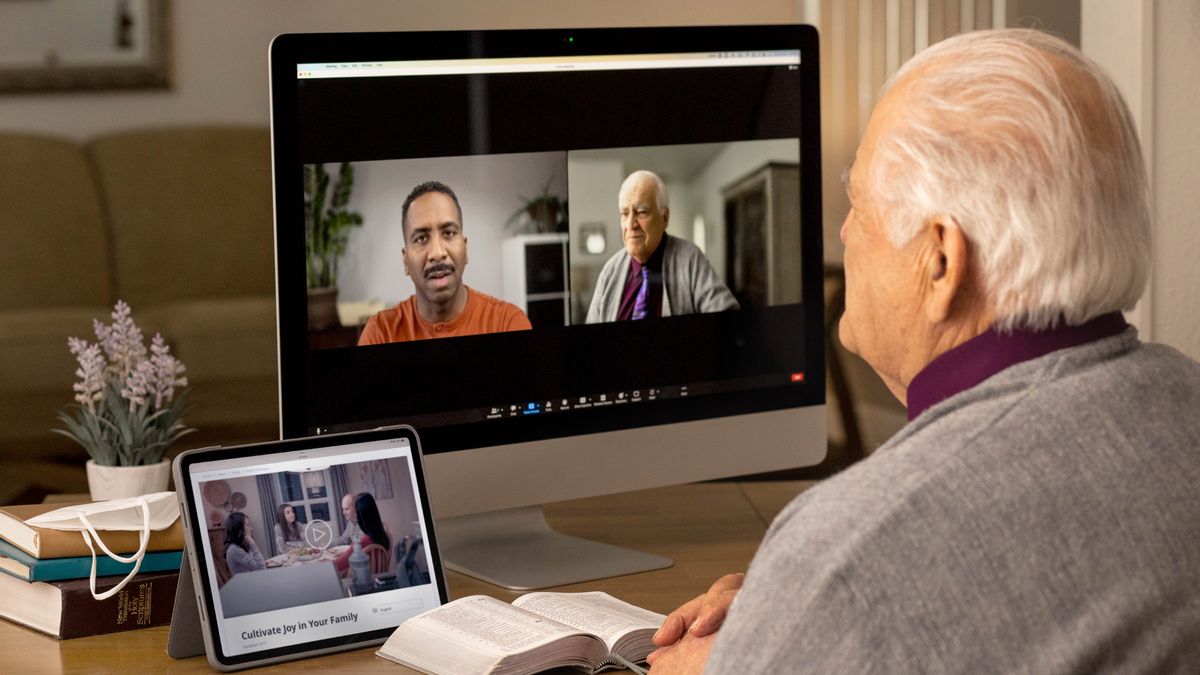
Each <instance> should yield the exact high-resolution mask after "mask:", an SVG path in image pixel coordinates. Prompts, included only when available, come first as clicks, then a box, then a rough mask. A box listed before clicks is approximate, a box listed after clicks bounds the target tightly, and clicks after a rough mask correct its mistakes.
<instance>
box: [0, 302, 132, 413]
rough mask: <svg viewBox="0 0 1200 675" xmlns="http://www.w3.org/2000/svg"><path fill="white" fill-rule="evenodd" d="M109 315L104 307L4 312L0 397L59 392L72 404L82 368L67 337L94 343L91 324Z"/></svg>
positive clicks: (0, 328)
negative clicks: (77, 377)
mask: <svg viewBox="0 0 1200 675" xmlns="http://www.w3.org/2000/svg"><path fill="white" fill-rule="evenodd" d="M110 312H112V308H111V307H105V306H104V305H97V306H95V307H47V308H46V309H40V310H38V309H29V310H12V311H4V312H0V392H21V391H30V390H45V391H57V392H59V395H60V396H61V397H62V402H63V404H67V403H70V402H71V397H72V396H74V393H73V392H72V391H71V385H72V384H73V383H74V382H75V369H76V368H77V367H78V364H77V363H76V361H75V357H74V356H72V355H71V352H70V350H69V349H68V348H67V338H68V337H78V338H83V339H84V340H87V341H88V342H95V341H96V335H95V333H94V332H93V330H92V319H94V318H101V319H105V320H107V319H108V315H109V313H110Z"/></svg>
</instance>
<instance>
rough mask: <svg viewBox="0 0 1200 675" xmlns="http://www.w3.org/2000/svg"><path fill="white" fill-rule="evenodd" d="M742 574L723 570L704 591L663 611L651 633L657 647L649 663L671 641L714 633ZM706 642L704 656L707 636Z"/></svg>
mask: <svg viewBox="0 0 1200 675" xmlns="http://www.w3.org/2000/svg"><path fill="white" fill-rule="evenodd" d="M745 577H746V575H744V574H741V573H738V574H726V575H725V576H723V577H721V578H720V579H717V580H716V582H715V583H713V585H712V586H710V587H709V589H708V592H707V593H704V594H703V595H698V596H696V597H695V598H692V599H691V600H689V601H687V602H685V603H684V604H683V605H682V606H681V607H680V608H679V609H677V610H675V611H674V612H671V613H670V614H669V615H667V619H666V620H665V621H663V625H662V627H661V628H659V629H658V632H657V633H655V634H654V638H653V640H654V644H655V646H657V647H658V649H657V650H655V651H654V652H652V653H651V654H650V656H649V658H648V660H649V661H650V663H651V664H653V663H654V662H655V661H656V660H657V659H658V658H659V657H661V656H663V655H664V653H665V652H666V651H668V650H667V649H665V648H668V647H671V646H672V645H675V644H676V643H678V642H680V640H682V639H683V638H684V637H685V636H688V635H691V636H692V637H696V638H703V637H709V636H712V634H713V633H716V632H717V629H718V628H720V627H721V624H722V623H723V622H724V621H725V613H726V612H727V611H728V610H729V605H730V604H731V603H732V602H733V598H734V596H735V595H737V592H738V589H740V588H741V587H742V580H743V579H745ZM707 644H708V645H709V647H706V648H705V649H704V658H705V659H707V658H708V649H709V648H711V645H712V642H711V640H710V641H708V642H707Z"/></svg>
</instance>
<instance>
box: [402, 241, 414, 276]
mask: <svg viewBox="0 0 1200 675" xmlns="http://www.w3.org/2000/svg"><path fill="white" fill-rule="evenodd" d="M400 257H401V258H402V259H403V260H404V264H403V265H401V267H403V268H404V276H406V277H411V276H412V275H411V274H409V273H408V247H407V246H405V247H404V248H402V249H400Z"/></svg>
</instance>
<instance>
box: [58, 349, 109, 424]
mask: <svg viewBox="0 0 1200 675" xmlns="http://www.w3.org/2000/svg"><path fill="white" fill-rule="evenodd" d="M67 345H68V347H70V349H71V353H72V354H74V355H75V358H76V360H78V361H79V368H77V369H76V370H75V376H76V377H78V378H79V381H78V382H76V383H75V385H74V386H73V387H72V388H73V389H74V390H75V400H76V401H78V402H80V403H82V404H83V405H84V407H86V408H87V409H88V410H89V411H90V412H96V402H97V401H99V400H100V399H102V398H104V366H105V362H104V357H103V356H102V355H101V354H100V345H89V344H88V343H87V342H85V341H83V340H80V339H79V338H76V337H72V338H67Z"/></svg>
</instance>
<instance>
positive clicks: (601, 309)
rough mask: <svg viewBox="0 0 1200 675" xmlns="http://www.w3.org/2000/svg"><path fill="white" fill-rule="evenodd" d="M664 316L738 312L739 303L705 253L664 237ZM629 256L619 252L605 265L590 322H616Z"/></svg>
mask: <svg viewBox="0 0 1200 675" xmlns="http://www.w3.org/2000/svg"><path fill="white" fill-rule="evenodd" d="M659 245H660V246H666V247H667V248H666V250H665V251H663V271H662V276H663V303H662V315H663V316H672V315H680V314H700V313H707V312H724V311H725V310H727V309H737V308H738V301H737V299H736V298H734V297H733V293H730V292H729V289H728V288H726V287H725V284H724V283H722V282H721V278H720V277H718V276H717V273H716V271H715V270H713V267H712V265H711V264H709V262H708V258H705V257H704V253H703V252H702V251H701V250H700V249H699V248H698V247H697V246H696V245H695V244H693V243H692V242H690V241H688V240H686V239H680V238H679V237H673V236H671V235H669V234H663V239H662V243H661V244H659ZM629 261H630V257H629V253H627V252H626V251H625V249H621V250H620V251H617V252H616V254H614V255H613V257H611V258H609V259H608V262H606V263H604V268H603V269H601V270H600V277H599V278H598V279H596V291H595V293H593V294H592V304H591V306H590V307H588V313H587V322H588V323H604V322H609V321H616V320H617V312H618V311H619V310H620V309H621V291H623V290H624V289H625V280H626V279H628V278H629Z"/></svg>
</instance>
